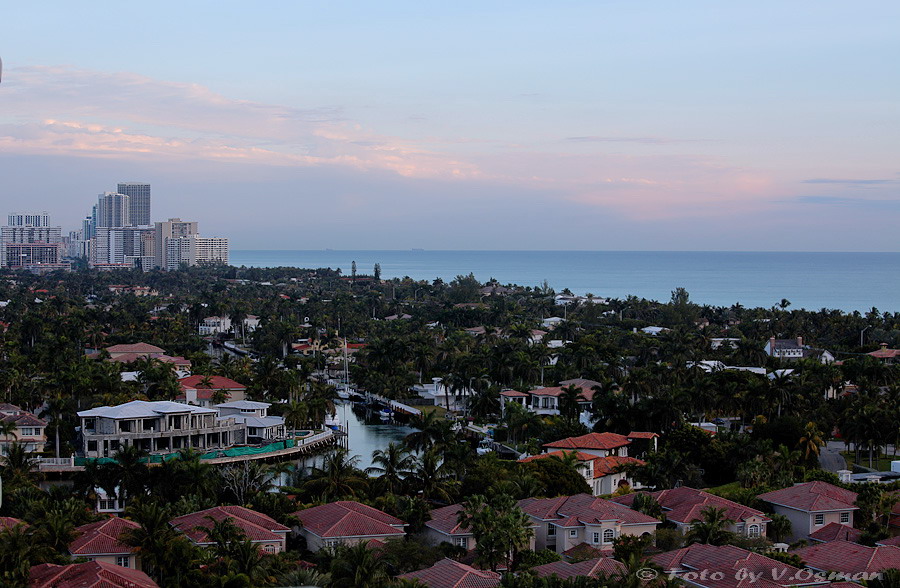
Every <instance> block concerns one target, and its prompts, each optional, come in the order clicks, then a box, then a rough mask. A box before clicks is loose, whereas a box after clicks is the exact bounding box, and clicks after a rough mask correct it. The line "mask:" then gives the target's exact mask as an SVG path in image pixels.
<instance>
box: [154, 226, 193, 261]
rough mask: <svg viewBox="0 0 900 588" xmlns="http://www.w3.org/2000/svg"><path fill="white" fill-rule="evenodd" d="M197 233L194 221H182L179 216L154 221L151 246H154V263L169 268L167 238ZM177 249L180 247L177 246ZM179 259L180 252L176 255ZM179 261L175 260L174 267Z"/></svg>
mask: <svg viewBox="0 0 900 588" xmlns="http://www.w3.org/2000/svg"><path fill="white" fill-rule="evenodd" d="M192 235H197V222H196V221H183V220H181V219H180V218H170V219H169V220H167V221H162V222H157V223H156V235H155V236H154V240H153V246H154V248H155V260H154V265H155V266H156V267H161V268H163V269H169V265H170V264H169V255H168V244H167V243H168V241H169V239H177V238H180V237H190V236H192ZM178 250H179V251H180V250H181V247H180V246H179V249H178ZM177 258H178V259H179V260H180V254H179V256H177ZM180 263H181V261H176V262H175V268H176V269H177V268H178V265H179V264H180Z"/></svg>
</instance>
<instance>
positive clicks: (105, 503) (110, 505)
mask: <svg viewBox="0 0 900 588" xmlns="http://www.w3.org/2000/svg"><path fill="white" fill-rule="evenodd" d="M99 502H100V506H99V508H98V510H116V501H115V500H106V499H103V500H100V501H99Z"/></svg>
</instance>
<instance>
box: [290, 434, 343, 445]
mask: <svg viewBox="0 0 900 588" xmlns="http://www.w3.org/2000/svg"><path fill="white" fill-rule="evenodd" d="M333 436H334V433H332V432H331V431H323V432H321V433H316V434H315V435H310V436H309V437H304V438H302V439H298V440H297V441H296V443H297V445H309V444H310V443H316V442H318V441H323V440H325V439H330V438H331V437H333Z"/></svg>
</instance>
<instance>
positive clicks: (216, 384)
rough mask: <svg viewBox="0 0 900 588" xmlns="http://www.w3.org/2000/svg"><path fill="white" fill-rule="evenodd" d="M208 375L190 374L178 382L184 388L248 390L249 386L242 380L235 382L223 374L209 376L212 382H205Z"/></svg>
mask: <svg viewBox="0 0 900 588" xmlns="http://www.w3.org/2000/svg"><path fill="white" fill-rule="evenodd" d="M206 377H207V376H198V375H194V376H188V377H186V378H181V379H180V380H178V382H179V383H180V384H181V388H182V389H186V388H192V389H194V390H246V389H247V387H246V386H244V385H243V384H241V383H240V382H235V381H234V380H232V379H230V378H224V377H222V376H209V379H210V383H209V384H204V383H203V380H204V379H205V378H206Z"/></svg>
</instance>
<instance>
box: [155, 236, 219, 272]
mask: <svg viewBox="0 0 900 588" xmlns="http://www.w3.org/2000/svg"><path fill="white" fill-rule="evenodd" d="M205 263H226V264H227V263H228V239H227V238H224V237H201V236H199V235H190V236H187V237H170V238H168V239H166V265H165V266H164V269H166V270H170V271H171V270H177V269H178V268H180V267H181V265H182V264H184V265H189V266H190V265H197V264H205Z"/></svg>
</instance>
